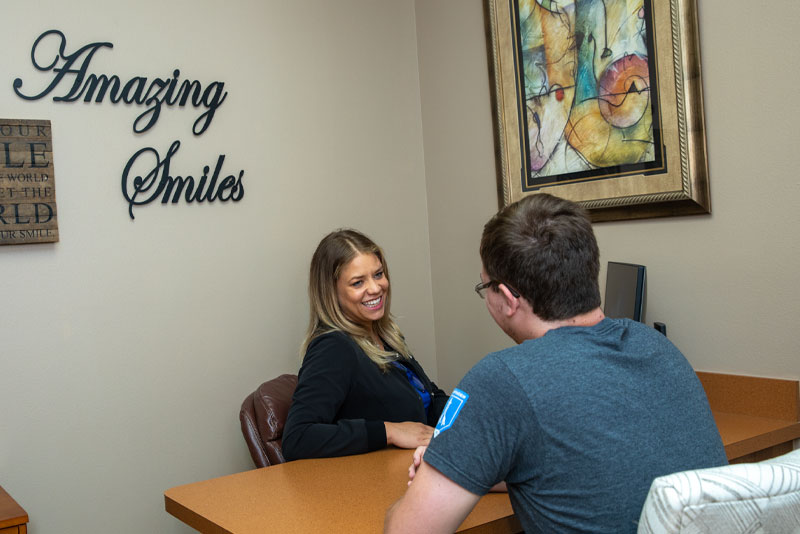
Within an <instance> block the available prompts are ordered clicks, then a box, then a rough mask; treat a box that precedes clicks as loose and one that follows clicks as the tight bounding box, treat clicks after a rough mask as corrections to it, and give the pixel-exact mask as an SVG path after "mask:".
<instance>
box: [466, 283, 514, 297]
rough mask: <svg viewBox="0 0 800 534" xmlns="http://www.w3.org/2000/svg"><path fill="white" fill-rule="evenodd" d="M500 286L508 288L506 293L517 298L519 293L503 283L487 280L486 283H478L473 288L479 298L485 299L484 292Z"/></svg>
mask: <svg viewBox="0 0 800 534" xmlns="http://www.w3.org/2000/svg"><path fill="white" fill-rule="evenodd" d="M500 284H503V285H504V286H506V287H507V288H508V291H509V292H510V293H511V294H512V295H514V298H519V293H518V292H517V290H516V289H514V288H513V287H511V286H510V285H508V284H506V283H505V282H499V281H497V280H489V281H488V282H478V284H477V285H476V286H475V293H477V294H478V296H479V297H480V298H482V299H485V298H486V290H487V289H488V288H490V287H492V286H499V285H500Z"/></svg>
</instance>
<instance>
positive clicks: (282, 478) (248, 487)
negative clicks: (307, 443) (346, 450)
mask: <svg viewBox="0 0 800 534" xmlns="http://www.w3.org/2000/svg"><path fill="white" fill-rule="evenodd" d="M412 454H413V452H412V451H410V450H401V449H394V448H389V449H384V450H381V451H377V452H372V453H369V454H361V455H357V456H345V457H341V458H326V459H324V460H299V461H295V462H288V463H285V464H280V465H274V466H271V467H267V468H263V469H255V470H252V471H245V472H243V473H237V474H235V475H229V476H224V477H220V478H215V479H212V480H206V481H203V482H197V483H194V484H188V485H185V486H178V487H175V488H172V489H169V490H167V491H166V492H165V493H164V499H165V503H166V509H167V512H169V513H170V514H172V515H173V516H175V517H177V518H178V519H180V520H181V521H183V522H184V523H186V524H188V525H189V526H191V527H193V528H195V529H197V530H199V531H200V532H203V533H213V534H218V533H219V534H222V533H225V534H228V533H233V534H250V533H252V534H261V533H263V532H265V531H270V532H282V533H287V534H288V533H293V532H297V533H303V534H307V533H313V532H325V533H328V532H348V533H353V534H355V533H359V532H365V533H367V532H369V533H374V532H381V531H382V529H383V517H384V514H385V512H386V509H387V508H388V507H389V506H390V505H391V504H392V503H393V502H394V501H396V500H397V499H399V498H400V497H401V496H402V495H403V493H404V492H405V490H406V486H407V484H406V482H407V480H408V478H407V477H408V475H407V472H408V466H409V465H411V457H412ZM520 531H521V530H520V528H519V522H518V520H517V519H516V518H515V517H514V513H513V511H512V509H511V503H510V501H509V499H508V495H507V494H503V493H496V494H489V495H486V496H484V497H483V498H482V499H481V500H480V501H479V502H478V505H477V506H476V507H475V509H474V510H473V511H472V513H471V514H470V515H469V516H468V517H467V519H466V520H465V521H464V523H463V524H462V525H461V527H460V528H459V531H458V532H471V533H477V532H484V533H495V532H497V533H499V532H520Z"/></svg>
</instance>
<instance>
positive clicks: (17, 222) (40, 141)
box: [0, 119, 58, 245]
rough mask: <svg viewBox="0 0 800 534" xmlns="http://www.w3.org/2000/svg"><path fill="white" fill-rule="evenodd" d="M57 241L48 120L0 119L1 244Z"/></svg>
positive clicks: (54, 184)
mask: <svg viewBox="0 0 800 534" xmlns="http://www.w3.org/2000/svg"><path fill="white" fill-rule="evenodd" d="M56 241H58V210H57V209H56V182H55V175H54V172H53V139H52V135H51V129H50V121H38V120H25V119H0V245H21V244H25V243H53V242H56Z"/></svg>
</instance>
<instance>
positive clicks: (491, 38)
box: [484, 0, 711, 221]
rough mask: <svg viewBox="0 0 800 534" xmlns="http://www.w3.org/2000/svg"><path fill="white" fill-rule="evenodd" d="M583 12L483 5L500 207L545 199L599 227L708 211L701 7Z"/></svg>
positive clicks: (605, 7) (498, 2)
mask: <svg viewBox="0 0 800 534" xmlns="http://www.w3.org/2000/svg"><path fill="white" fill-rule="evenodd" d="M576 6H577V1H576V0H561V1H556V0H485V4H484V7H485V16H486V25H487V39H488V44H489V47H488V52H489V68H490V75H491V79H492V81H493V92H492V100H493V102H492V103H493V107H494V113H493V116H494V128H495V139H496V156H497V170H498V193H499V197H500V205H501V207H502V206H506V205H508V204H510V203H512V202H515V201H516V200H519V199H520V198H522V197H523V196H526V195H529V194H536V193H543V192H546V193H550V194H553V195H556V196H560V197H563V198H567V199H570V200H573V201H576V202H579V203H580V204H582V205H583V206H584V207H586V208H587V209H588V210H589V212H590V214H591V216H592V220H593V221H612V220H624V219H640V218H649V217H666V216H674V215H689V214H702V213H710V212H711V199H710V194H709V180H708V163H707V155H706V140H705V124H704V114H703V90H702V80H701V69H700V46H699V38H698V22H697V5H696V0H638V2H637V1H636V0H584V1H583V2H581V4H580V7H579V8H578V9H576ZM520 21H522V23H520ZM554 36H555V37H554ZM623 39H627V41H624V40H623ZM637 47H638V48H641V49H642V50H643V52H631V49H632V48H637ZM613 84H617V85H613ZM623 112H624V113H623ZM553 117H555V119H554V118H553ZM559 120H560V121H561V122H559ZM531 139H533V140H534V143H533V144H531ZM576 147H577V148H576ZM617 147H620V148H619V150H618V152H614V150H615V149H617ZM632 147H634V148H635V149H636V150H633V149H632ZM615 158H616V159H615ZM626 158H627V159H626ZM637 158H639V159H637Z"/></svg>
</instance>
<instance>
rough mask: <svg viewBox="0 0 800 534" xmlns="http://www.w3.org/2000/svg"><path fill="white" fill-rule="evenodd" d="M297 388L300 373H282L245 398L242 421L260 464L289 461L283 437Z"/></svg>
mask: <svg viewBox="0 0 800 534" xmlns="http://www.w3.org/2000/svg"><path fill="white" fill-rule="evenodd" d="M296 387H297V375H288V374H287V375H281V376H279V377H277V378H273V379H272V380H268V381H267V382H264V383H263V384H261V385H260V386H258V388H257V389H256V390H255V391H254V392H253V393H251V394H250V395H248V396H247V398H246V399H244V402H243V403H242V409H241V410H240V411H239V422H240V423H241V424H242V434H244V440H245V441H246V442H247V448H248V449H250V456H252V457H253V462H254V463H255V464H256V467H267V466H270V465H274V464H282V463H283V462H285V461H286V459H285V458H284V457H283V451H282V450H281V438H282V437H283V425H284V424H285V423H286V416H287V415H289V406H291V404H292V394H294V390H295V388H296Z"/></svg>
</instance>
